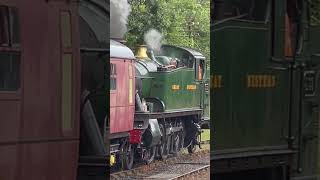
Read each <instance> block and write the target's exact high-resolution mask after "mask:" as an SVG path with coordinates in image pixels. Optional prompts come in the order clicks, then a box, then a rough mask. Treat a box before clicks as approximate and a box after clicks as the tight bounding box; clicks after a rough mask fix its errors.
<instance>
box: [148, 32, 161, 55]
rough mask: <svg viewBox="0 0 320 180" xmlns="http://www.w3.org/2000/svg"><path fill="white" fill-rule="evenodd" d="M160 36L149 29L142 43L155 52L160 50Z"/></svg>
mask: <svg viewBox="0 0 320 180" xmlns="http://www.w3.org/2000/svg"><path fill="white" fill-rule="evenodd" d="M162 37H163V36H162V34H161V33H160V32H159V31H157V30H155V29H150V30H149V31H148V32H146V33H145V34H144V42H146V43H147V46H148V47H149V48H150V49H152V50H155V51H160V50H161V41H162Z"/></svg>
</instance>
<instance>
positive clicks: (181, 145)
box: [179, 131, 184, 149]
mask: <svg viewBox="0 0 320 180" xmlns="http://www.w3.org/2000/svg"><path fill="white" fill-rule="evenodd" d="M179 136H180V149H182V148H184V133H183V131H181V132H180V133H179Z"/></svg>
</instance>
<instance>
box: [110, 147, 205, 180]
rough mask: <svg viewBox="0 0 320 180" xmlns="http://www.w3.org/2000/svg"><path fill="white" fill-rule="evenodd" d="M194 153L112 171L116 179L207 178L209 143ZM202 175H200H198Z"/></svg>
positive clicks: (113, 177) (112, 176)
mask: <svg viewBox="0 0 320 180" xmlns="http://www.w3.org/2000/svg"><path fill="white" fill-rule="evenodd" d="M203 146H206V147H204V148H203V149H201V150H199V151H197V152H195V153H193V154H181V155H180V156H178V157H172V158H169V159H167V160H164V161H160V160H159V161H155V162H153V163H151V164H149V165H140V166H138V167H136V168H134V169H132V170H127V171H120V172H115V173H111V175H110V178H111V179H114V180H117V179H119V180H129V179H133V180H137V179H169V180H171V179H172V180H174V179H194V178H193V177H197V178H196V179H207V178H203V177H209V175H210V172H209V170H210V151H209V148H208V146H209V145H208V144H207V145H203ZM198 176H200V177H198Z"/></svg>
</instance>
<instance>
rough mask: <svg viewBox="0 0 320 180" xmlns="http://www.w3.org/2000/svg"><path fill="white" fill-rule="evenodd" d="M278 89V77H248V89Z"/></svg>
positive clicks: (250, 75)
mask: <svg viewBox="0 0 320 180" xmlns="http://www.w3.org/2000/svg"><path fill="white" fill-rule="evenodd" d="M274 87H276V76H275V75H267V74H249V75H247V88H274Z"/></svg>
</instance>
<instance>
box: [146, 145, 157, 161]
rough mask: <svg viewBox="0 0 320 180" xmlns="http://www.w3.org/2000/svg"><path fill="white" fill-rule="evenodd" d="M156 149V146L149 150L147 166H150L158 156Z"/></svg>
mask: <svg viewBox="0 0 320 180" xmlns="http://www.w3.org/2000/svg"><path fill="white" fill-rule="evenodd" d="M156 149H157V148H156V146H153V147H150V148H149V149H148V150H147V158H146V160H145V161H146V164H150V163H151V162H152V161H153V160H154V157H155V155H156Z"/></svg>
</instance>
